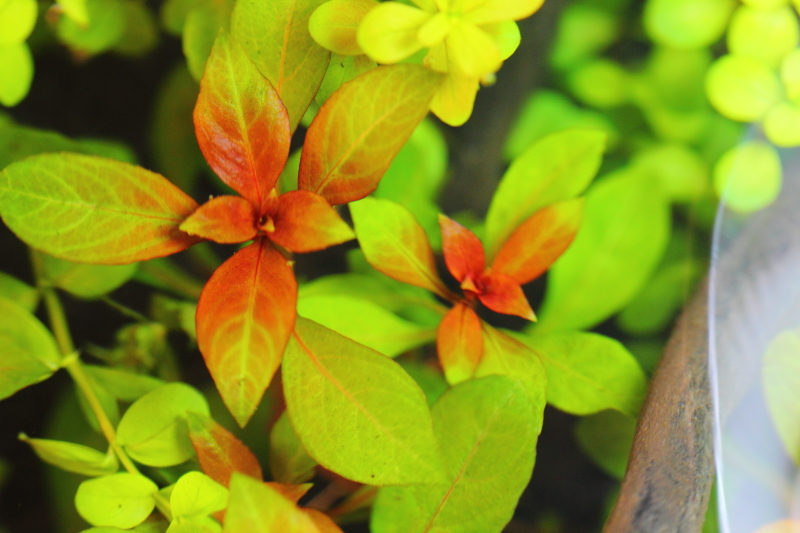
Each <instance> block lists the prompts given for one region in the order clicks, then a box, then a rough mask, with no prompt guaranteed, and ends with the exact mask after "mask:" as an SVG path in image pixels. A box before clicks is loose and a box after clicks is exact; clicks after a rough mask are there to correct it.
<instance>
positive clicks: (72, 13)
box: [58, 0, 89, 26]
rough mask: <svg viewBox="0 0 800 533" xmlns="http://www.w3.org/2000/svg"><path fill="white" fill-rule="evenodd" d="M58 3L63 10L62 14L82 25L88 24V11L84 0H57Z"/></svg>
mask: <svg viewBox="0 0 800 533" xmlns="http://www.w3.org/2000/svg"><path fill="white" fill-rule="evenodd" d="M58 5H59V6H61V9H63V10H64V14H65V15H66V16H68V17H69V18H71V19H72V20H74V21H75V22H77V23H78V24H81V25H83V26H88V25H89V11H88V9H87V8H86V0H59V2H58Z"/></svg>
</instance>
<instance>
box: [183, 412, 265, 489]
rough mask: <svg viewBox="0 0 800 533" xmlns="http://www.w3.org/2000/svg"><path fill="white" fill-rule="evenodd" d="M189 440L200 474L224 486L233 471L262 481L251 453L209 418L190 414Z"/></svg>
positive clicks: (256, 460)
mask: <svg viewBox="0 0 800 533" xmlns="http://www.w3.org/2000/svg"><path fill="white" fill-rule="evenodd" d="M188 421H189V437H190V438H191V439H192V446H194V450H195V452H197V459H198V460H199V461H200V466H201V467H202V468H203V472H205V474H206V475H207V476H208V477H210V478H211V479H213V480H214V481H216V482H217V483H219V484H220V485H223V486H225V487H227V486H228V485H229V484H230V480H231V475H233V473H234V472H239V473H240V474H245V475H247V476H250V477H252V478H255V479H259V480H260V479H263V477H264V474H263V473H262V472H261V465H260V464H258V459H256V457H255V455H253V452H251V451H250V449H249V448H248V447H247V446H245V445H244V444H243V443H242V441H240V440H239V439H237V438H236V436H234V434H233V433H231V432H230V431H228V430H227V429H225V428H224V427H222V426H221V425H219V424H217V423H216V422H215V421H214V420H213V419H212V418H210V417H206V416H203V415H199V414H197V413H189V416H188Z"/></svg>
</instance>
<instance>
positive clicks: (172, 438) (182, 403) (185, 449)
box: [117, 383, 209, 466]
mask: <svg viewBox="0 0 800 533" xmlns="http://www.w3.org/2000/svg"><path fill="white" fill-rule="evenodd" d="M190 411H191V412H194V413H199V414H204V415H206V416H208V415H209V410H208V403H207V402H206V399H205V398H204V397H203V395H202V394H200V393H199V392H197V390H195V389H194V388H192V387H190V386H189V385H186V384H184V383H169V384H167V385H164V386H162V387H160V388H158V389H156V390H154V391H153V392H150V393H148V394H146V395H144V396H142V397H141V398H139V399H138V400H137V401H136V402H135V403H134V404H133V405H131V406H130V408H128V410H127V411H126V412H125V414H124V415H123V417H122V420H120V422H119V427H118V428H117V442H118V443H119V444H120V445H121V446H122V447H123V448H124V449H125V451H126V452H127V453H128V454H129V455H130V456H131V458H132V459H134V460H136V461H139V462H140V463H142V464H146V465H148V466H172V465H177V464H180V463H182V462H184V461H186V460H187V459H189V458H191V457H192V456H194V448H193V447H192V441H191V439H190V438H189V427H188V425H187V422H186V416H187V413H188V412H190Z"/></svg>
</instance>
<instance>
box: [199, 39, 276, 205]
mask: <svg viewBox="0 0 800 533" xmlns="http://www.w3.org/2000/svg"><path fill="white" fill-rule="evenodd" d="M194 125H195V132H196V133H197V141H198V143H199V144H200V149H201V150H202V152H203V155H204V156H205V158H206V160H207V161H208V163H209V165H211V168H213V169H214V171H215V172H216V173H217V175H218V176H219V177H220V178H221V179H222V181H224V182H225V183H226V184H228V185H229V186H230V187H231V188H233V189H234V190H235V191H236V192H238V193H239V194H241V195H242V196H244V197H245V198H246V199H247V200H249V201H250V202H252V203H253V204H254V205H256V206H262V205H263V202H265V201H266V200H267V197H268V195H269V192H270V191H271V190H272V188H273V187H274V186H275V182H276V181H277V180H278V176H280V173H281V170H283V166H284V165H285V164H286V159H287V158H288V157H289V141H290V134H289V116H288V115H287V113H286V108H285V107H284V106H283V103H281V100H280V98H279V97H278V93H277V92H276V91H275V89H273V87H272V85H270V82H269V80H267V79H266V78H265V77H264V76H262V75H261V73H260V72H259V71H258V69H257V68H256V66H255V65H254V64H253V62H252V61H250V59H249V58H248V57H247V54H245V52H244V50H242V48H241V47H240V46H239V44H237V43H236V41H234V40H233V39H232V38H231V37H230V36H229V35H228V34H227V33H225V32H222V33H220V34H219V36H218V37H217V40H216V41H215V43H214V48H213V49H212V51H211V56H210V57H209V58H208V64H207V65H206V71H205V75H204V76H203V79H202V80H201V82H200V96H199V97H198V98H197V105H196V106H195V108H194Z"/></svg>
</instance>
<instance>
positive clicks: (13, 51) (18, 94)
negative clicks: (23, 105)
mask: <svg viewBox="0 0 800 533" xmlns="http://www.w3.org/2000/svg"><path fill="white" fill-rule="evenodd" d="M32 81H33V56H32V55H31V50H30V48H28V45H27V44H25V43H14V44H5V45H0V104H3V105H4V106H8V107H12V106H15V105H17V104H18V103H20V102H21V101H22V99H23V98H25V96H26V95H27V94H28V89H30V86H31V82H32Z"/></svg>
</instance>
